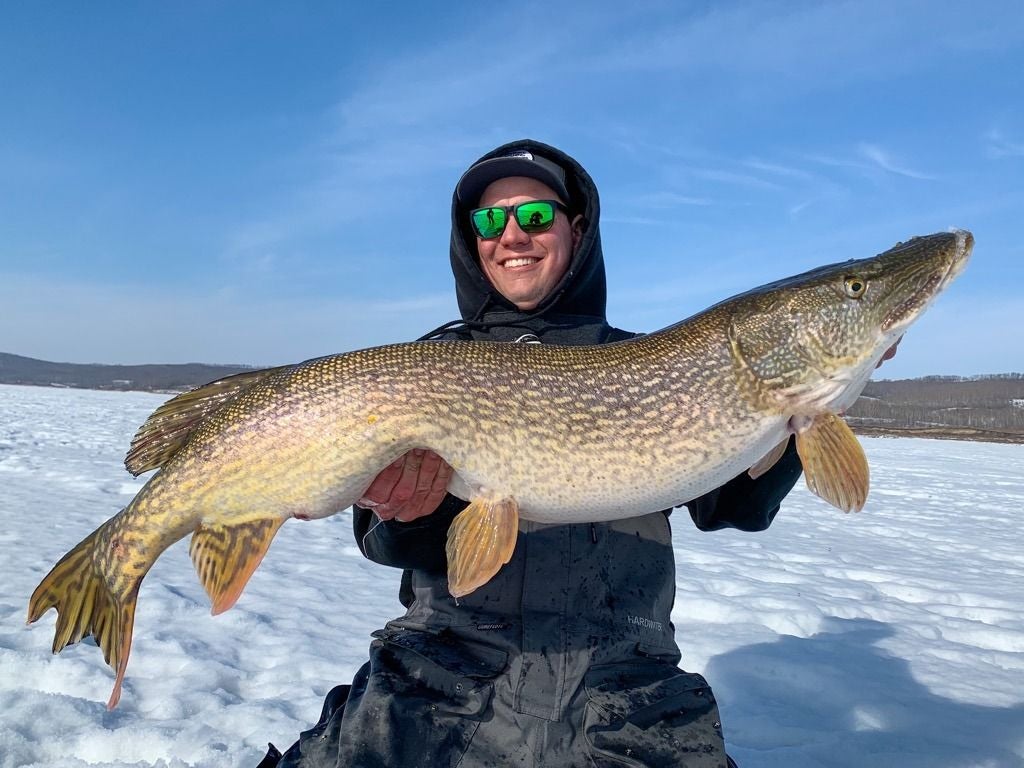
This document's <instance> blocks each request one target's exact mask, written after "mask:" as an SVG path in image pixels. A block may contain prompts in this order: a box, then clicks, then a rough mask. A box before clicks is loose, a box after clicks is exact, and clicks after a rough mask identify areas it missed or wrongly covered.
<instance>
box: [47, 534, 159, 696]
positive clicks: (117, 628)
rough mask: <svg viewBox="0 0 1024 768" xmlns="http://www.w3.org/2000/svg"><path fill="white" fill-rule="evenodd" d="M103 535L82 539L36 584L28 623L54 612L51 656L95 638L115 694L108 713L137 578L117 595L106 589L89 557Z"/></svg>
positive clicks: (127, 647) (124, 656)
mask: <svg viewBox="0 0 1024 768" xmlns="http://www.w3.org/2000/svg"><path fill="white" fill-rule="evenodd" d="M102 531H103V528H100V529H98V530H96V531H93V533H91V534H90V535H89V536H87V537H86V538H85V539H83V540H82V541H81V542H80V543H79V544H78V546H76V547H75V548H74V549H72V550H71V551H70V552H68V553H67V554H66V555H65V556H64V557H62V558H61V560H60V562H58V563H57V564H56V565H55V566H54V567H53V569H52V570H51V571H50V572H49V573H48V574H47V575H46V578H44V579H43V580H42V581H41V582H40V583H39V586H38V587H36V589H35V591H34V592H33V593H32V597H31V599H30V600H29V604H28V623H29V624H32V623H33V622H35V621H36V620H38V619H39V617H40V616H42V615H43V614H44V613H46V612H47V611H49V610H50V609H51V608H56V609H57V625H56V629H55V632H54V637H53V652H54V653H59V652H60V651H61V650H63V649H64V648H66V647H67V646H69V645H72V644H74V643H77V642H78V641H79V640H81V639H82V638H84V637H86V636H87V635H92V636H93V637H94V638H95V639H96V642H97V644H98V645H99V647H100V649H101V650H102V651H103V660H104V661H106V662H107V664H109V665H110V666H111V667H112V668H113V669H114V670H115V671H116V678H115V680H114V690H113V691H112V692H111V694H110V700H109V701H108V702H107V708H108V709H113V708H114V707H116V706H117V702H118V699H120V698H121V684H122V683H123V682H124V672H125V668H126V667H127V666H128V654H129V652H130V651H131V644H132V627H133V626H134V624H135V603H136V598H137V597H138V594H139V584H140V583H141V582H142V578H141V576H140V577H139V578H138V579H136V580H135V581H134V583H131V584H129V585H128V589H127V590H125V591H124V592H123V594H121V595H117V594H115V593H114V592H113V591H112V590H111V589H110V586H109V585H108V583H107V580H106V579H105V578H104V575H103V573H102V571H101V570H100V569H99V567H98V566H97V560H96V557H95V554H94V553H95V552H96V547H97V544H98V540H99V538H100V537H101V535H102V534H101V532H102Z"/></svg>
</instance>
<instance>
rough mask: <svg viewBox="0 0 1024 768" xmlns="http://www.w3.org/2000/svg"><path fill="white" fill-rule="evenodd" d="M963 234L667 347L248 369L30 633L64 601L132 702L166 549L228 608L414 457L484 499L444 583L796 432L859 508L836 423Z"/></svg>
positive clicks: (824, 271)
mask: <svg viewBox="0 0 1024 768" xmlns="http://www.w3.org/2000/svg"><path fill="white" fill-rule="evenodd" d="M973 244H974V238H973V237H972V236H971V234H970V233H969V232H966V231H954V232H950V233H941V234H935V235H929V236H927V237H918V238H914V239H913V240H910V241H909V242H906V243H901V244H898V245H896V247H894V248H892V249H891V250H889V251H886V252H885V253H883V254H881V255H879V256H876V257H874V258H869V259H863V260H860V261H847V262H844V263H841V264H834V265H831V266H826V267H821V268H819V269H815V270H812V271H810V272H806V273H804V274H802V275H797V276H796V277H791V278H788V279H785V280H780V281H779V282H776V283H772V284H770V285H766V286H763V287H761V288H757V289H755V290H752V291H749V292H748V293H744V294H742V295H739V296H736V297H734V298H732V299H728V300H726V301H724V302H722V303H720V304H717V305H715V306H713V307H711V308H710V309H707V310H705V311H704V312H701V313H700V314H698V315H695V316H694V317H692V318H690V319H689V320H685V321H683V322H681V323H678V324H676V325H673V326H671V327H669V328H666V329H664V330H662V331H658V332H657V333H652V334H649V335H647V336H643V337H640V338H637V339H633V340H630V341H624V342H620V343H616V344H608V345H601V346H588V347H563V346H553V345H544V344H501V343H486V342H469V341H433V342H420V343H410V344H394V345H390V346H384V347H377V348H374V349H364V350H359V351H356V352H350V353H347V354H342V355H335V356H332V357H323V358H319V359H316V360H310V361H308V362H305V363H300V364H298V365H293V366H285V367H281V368H273V369H269V370H265V371H257V372H253V373H244V374H240V375H238V376H232V377H229V378H226V379H222V380H220V381H217V382H214V383H212V384H209V385H207V386H205V387H200V388H199V389H197V390H194V391H192V392H189V393H186V394H183V395H180V396H178V397H175V398H174V399H172V400H170V401H168V402H167V403H165V404H164V405H162V406H161V407H160V408H159V409H157V411H156V412H155V413H154V414H153V415H152V416H151V417H150V418H149V420H148V421H147V422H146V423H145V424H144V425H143V426H142V427H141V429H140V430H139V432H138V433H137V434H136V436H135V439H134V440H133V441H132V447H131V450H130V452H129V454H128V458H127V459H126V462H125V463H126V466H127V467H128V469H129V470H130V471H132V472H133V473H135V474H139V473H141V472H145V471H147V470H150V469H155V468H158V467H159V468H160V471H159V472H157V473H156V474H155V475H153V477H151V478H150V480H149V482H147V483H146V485H145V486H144V487H143V488H142V489H141V490H140V491H139V493H138V494H137V495H136V496H135V498H134V499H132V501H131V502H130V503H129V504H128V506H127V507H125V508H124V509H123V510H121V511H120V512H118V513H117V514H116V515H114V516H113V517H112V518H110V519H109V520H108V521H107V522H105V523H104V524H103V525H101V526H100V527H99V528H98V529H97V530H96V531H94V532H93V533H92V534H90V535H89V536H88V537H86V538H85V540H83V541H82V542H81V543H80V544H78V546H76V547H75V548H74V549H73V550H71V552H69V553H68V554H67V555H65V556H64V558H63V559H62V560H61V561H60V562H59V563H57V565H56V566H54V568H53V570H52V571H50V573H49V575H47V576H46V578H45V579H43V581H42V583H40V585H39V586H38V587H37V588H36V590H35V592H34V593H33V595H32V598H31V601H30V603H29V613H28V620H29V622H34V621H35V620H36V619H38V618H39V617H40V616H42V615H43V614H44V613H45V612H46V611H47V610H49V609H50V608H54V607H55V608H56V609H57V611H58V618H57V625H56V633H55V638H54V643H53V650H54V652H55V653H56V652H57V651H59V650H61V649H62V648H64V647H65V646H67V645H69V644H71V643H75V642H77V641H79V640H81V639H82V638H83V637H85V636H86V635H93V636H94V637H95V638H96V640H97V641H98V643H99V645H100V648H101V649H102V650H103V657H104V659H105V660H106V661H107V663H109V664H110V665H111V666H112V667H113V668H114V669H115V670H116V673H117V674H116V680H115V683H114V690H113V692H112V693H111V696H110V701H109V702H108V706H110V707H113V706H114V705H116V704H117V701H118V698H119V697H120V690H121V684H122V681H123V679H124V673H125V667H126V665H127V663H128V653H129V650H130V646H131V636H132V625H133V621H134V616H135V603H136V598H137V596H138V591H139V585H140V583H141V582H142V579H143V577H144V576H145V574H146V572H147V571H148V570H149V568H150V566H152V564H153V563H154V561H156V559H157V558H158V557H159V556H160V554H161V553H162V552H163V551H164V550H165V549H166V548H167V547H168V546H170V545H171V544H172V543H174V542H175V541H178V540H179V539H181V538H183V537H185V536H187V535H189V534H191V535H192V542H191V548H190V553H191V556H192V560H193V562H194V563H195V567H196V570H197V571H198V573H199V578H200V580H201V581H202V583H203V586H204V587H205V589H206V591H207V593H208V594H209V595H210V598H211V600H212V602H213V613H215V614H216V613H220V612H221V611H224V610H227V609H228V608H230V607H231V606H232V605H233V604H234V602H235V601H236V600H237V599H238V597H239V595H240V594H241V592H242V588H243V587H244V586H245V584H246V582H247V581H248V579H249V577H250V576H251V575H252V573H253V571H254V570H255V569H256V567H257V566H258V565H259V563H260V561H261V560H262V558H263V556H264V554H265V553H266V551H267V548H268V547H269V546H270V542H271V540H272V539H273V537H274V535H275V533H276V532H277V530H278V528H279V527H280V525H281V524H282V523H283V522H284V521H285V520H288V519H289V518H292V517H295V518H300V519H303V520H308V519H312V518H321V517H327V516H328V515H333V514H335V513H336V512H339V511H341V510H343V509H345V508H346V507H349V506H350V505H351V504H352V503H353V502H355V501H356V500H358V499H359V498H360V496H361V494H362V493H363V491H364V490H365V489H366V488H367V487H368V486H369V484H370V481H371V480H372V479H373V478H374V477H375V476H376V475H377V474H378V473H379V472H380V471H381V470H382V469H383V468H384V467H386V466H387V465H388V464H390V463H391V462H392V461H394V460H395V459H396V458H398V457H399V456H401V455H402V454H404V453H405V452H407V451H409V450H411V449H413V448H427V449H430V450H432V451H435V452H436V453H438V454H440V455H441V456H442V457H443V458H444V459H445V460H446V461H447V462H448V463H449V464H451V465H452V467H453V468H454V469H455V475H454V476H453V479H452V482H451V485H450V486H449V488H450V490H451V491H452V492H453V493H455V494H456V495H458V496H460V497H461V498H463V499H465V500H467V501H468V502H470V503H469V506H468V507H467V508H466V510H465V511H463V512H462V513H461V514H460V515H459V516H458V517H457V518H456V519H455V521H454V522H453V523H452V525H451V528H450V530H449V534H448V547H447V552H448V568H449V571H448V573H449V588H450V591H451V593H452V595H454V596H456V597H458V596H461V595H465V594H467V593H469V592H471V591H473V590H474V589H476V588H477V587H479V586H481V585H482V584H484V583H486V582H487V581H488V580H489V579H490V578H491V577H492V576H493V575H494V574H495V573H497V571H498V570H499V569H500V568H501V567H502V565H504V564H505V563H506V562H508V559H509V558H510V557H511V554H512V550H513V549H514V547H515V542H516V535H517V530H518V519H519V518H520V517H521V518H524V519H527V520H534V521H538V522H543V523H580V522H597V521H602V520H611V519H615V518H623V517H631V516H635V515H642V514H646V513H649V512H653V511H656V510H659V509H666V508H669V507H672V506H676V505H679V504H682V503H683V502H685V501H688V500H690V499H693V498H695V497H697V496H700V495H701V494H704V493H706V492H708V491H710V490H712V489H713V488H716V487H718V486H720V485H722V484H723V483H725V482H726V481H727V480H729V479H730V478H732V477H735V476H736V475H738V474H740V473H741V472H743V471H745V470H748V469H749V470H750V472H751V474H754V475H757V474H759V473H761V472H763V471H765V470H766V469H767V468H768V467H769V466H770V465H771V464H772V463H773V462H774V461H775V460H776V459H777V458H778V456H779V455H781V449H782V448H783V447H784V446H785V443H786V442H787V441H788V439H789V436H790V435H793V434H795V435H796V443H797V449H798V451H799V454H800V458H801V461H802V463H803V467H804V472H805V476H806V481H807V485H808V487H809V488H810V489H811V490H812V491H814V492H815V493H817V494H818V495H819V496H821V497H822V498H824V499H825V500H827V501H829V502H830V503H832V504H833V505H835V506H837V507H839V508H840V509H843V510H846V511H850V510H857V509H860V508H861V507H862V506H863V504H864V501H865V498H866V496H867V489H868V468H867V462H866V460H865V458H864V453H863V451H862V450H861V448H860V445H859V444H858V443H857V440H856V438H855V437H854V436H853V433H852V432H851V431H850V429H849V427H847V426H846V424H845V423H844V422H843V421H842V420H841V419H840V418H839V417H838V416H837V415H836V414H837V413H841V412H842V411H843V410H845V409H846V408H847V407H849V406H850V405H852V404H853V402H854V400H856V398H857V396H858V395H859V394H860V392H861V390H862V389H863V388H864V385H865V383H866V382H867V380H868V378H869V377H870V375H871V372H872V370H873V369H874V368H875V366H876V364H877V363H878V361H879V360H880V358H881V357H882V355H883V354H884V352H885V351H886V350H887V349H888V348H889V347H890V346H891V345H892V344H893V343H894V342H895V341H896V340H897V339H898V338H899V337H900V336H901V335H902V334H903V332H904V331H905V330H906V329H907V327H908V326H909V325H910V324H911V323H912V322H913V321H914V320H915V319H916V318H917V317H918V316H919V315H920V314H921V312H922V311H923V310H924V309H925V307H926V306H927V305H928V304H929V303H930V302H931V301H932V300H933V299H934V298H935V297H936V296H937V295H938V294H939V293H940V292H941V291H942V290H943V289H944V288H945V287H946V286H947V285H948V284H949V283H950V282H951V281H952V280H953V278H954V277H956V275H957V274H959V273H960V271H961V270H962V269H963V267H964V265H965V264H966V262H967V259H968V257H969V255H970V252H971V249H972V247H973Z"/></svg>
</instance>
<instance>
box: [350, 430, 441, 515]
mask: <svg viewBox="0 0 1024 768" xmlns="http://www.w3.org/2000/svg"><path fill="white" fill-rule="evenodd" d="M451 477H452V468H451V466H450V465H449V464H448V463H447V462H446V461H445V460H444V459H442V458H441V457H440V456H438V455H437V454H436V453H434V452H433V451H427V450H424V449H422V448H414V449H413V450H411V451H409V452H408V453H407V454H405V455H404V456H402V457H401V458H399V459H397V460H396V461H394V462H392V463H391V464H390V465H388V466H387V467H386V468H385V469H384V470H383V471H382V472H381V473H380V474H379V475H377V477H376V478H374V481H373V482H372V483H370V487H369V488H367V489H366V491H365V492H364V493H363V497H362V498H361V499H360V500H359V501H357V502H356V504H358V505H359V506H360V507H365V508H366V509H372V510H373V511H374V512H375V513H376V514H377V517H379V518H380V519H381V520H392V519H394V520H400V521H401V522H404V523H407V522H409V521H410V520H415V519H416V518H417V517H423V516H424V515H429V514H430V513H431V512H433V511H434V510H435V509H437V507H438V505H440V503H441V501H442V500H443V499H444V494H445V489H447V488H448V481H449V480H451Z"/></svg>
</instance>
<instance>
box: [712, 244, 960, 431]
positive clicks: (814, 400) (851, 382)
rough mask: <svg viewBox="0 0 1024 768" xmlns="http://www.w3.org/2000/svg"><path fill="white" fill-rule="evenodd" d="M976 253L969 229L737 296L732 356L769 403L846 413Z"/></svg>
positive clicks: (799, 409) (800, 410)
mask: <svg viewBox="0 0 1024 768" xmlns="http://www.w3.org/2000/svg"><path fill="white" fill-rule="evenodd" d="M973 246H974V237H973V235H971V233H970V232H967V231H965V230H954V231H951V232H941V233H938V234H934V235H927V236H923V237H915V238H913V239H911V240H908V241H907V242H904V243H897V244H896V245H895V246H894V247H893V248H891V249H889V250H888V251H885V252H884V253H881V254H879V255H877V256H873V257H871V258H867V259H859V260H851V261H846V262H842V263H839V264H831V265H828V266H824V267H819V268H818V269H814V270H812V271H810V272H805V273H804V274H801V275H796V276H794V277H790V278H787V279H785V280H780V281H778V282H775V283H771V284H769V285H766V286H762V287H761V288H757V289H755V290H753V291H750V292H749V293H746V294H743V295H741V296H738V297H736V299H734V300H733V302H734V303H733V306H732V308H731V314H730V326H729V334H730V343H731V347H732V352H733V357H734V359H735V360H736V361H737V362H738V363H739V364H740V366H741V367H742V368H743V369H745V370H746V371H747V372H748V373H749V374H751V375H752V377H753V381H754V384H755V389H756V390H757V391H758V392H759V393H760V394H761V396H764V395H767V396H768V398H769V399H770V400H771V401H773V403H774V404H776V405H781V406H782V407H783V408H784V409H785V410H787V411H789V412H792V413H807V414H813V413H820V412H822V411H832V412H840V411H842V410H845V409H846V408H848V407H850V406H851V405H852V404H853V402H854V401H855V400H856V399H857V397H858V396H859V394H860V392H861V390H863V388H864V385H865V384H866V383H867V380H868V379H869V378H870V376H871V373H872V371H873V370H874V369H875V368H876V367H877V365H878V363H879V362H880V361H881V359H882V356H883V355H884V354H885V352H886V351H887V350H888V349H889V348H890V347H892V345H893V344H895V343H896V342H897V341H899V339H900V338H901V337H902V336H903V334H904V333H905V332H906V330H907V328H908V327H909V326H910V325H911V324H912V323H913V322H914V321H915V320H916V319H917V318H918V317H920V315H921V313H922V312H924V310H925V309H926V308H927V307H928V306H929V305H930V304H931V303H932V301H934V300H935V298H936V297H937V296H938V295H939V294H940V293H941V292H942V291H943V290H945V288H946V287H947V286H948V285H949V284H950V283H951V282H952V281H953V279H954V278H956V277H957V275H959V274H960V272H961V271H962V270H963V268H964V266H965V265H966V263H967V260H968V258H969V257H970V254H971V250H972V248H973Z"/></svg>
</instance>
